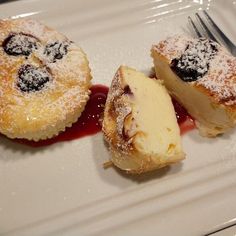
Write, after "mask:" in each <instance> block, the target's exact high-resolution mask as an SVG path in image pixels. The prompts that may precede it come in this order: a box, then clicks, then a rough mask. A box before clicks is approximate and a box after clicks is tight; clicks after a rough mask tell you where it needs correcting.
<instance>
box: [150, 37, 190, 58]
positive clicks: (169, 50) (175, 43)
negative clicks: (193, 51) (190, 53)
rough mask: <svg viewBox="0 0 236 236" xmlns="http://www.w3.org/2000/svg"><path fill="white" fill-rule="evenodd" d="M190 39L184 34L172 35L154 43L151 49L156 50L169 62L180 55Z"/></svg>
mask: <svg viewBox="0 0 236 236" xmlns="http://www.w3.org/2000/svg"><path fill="white" fill-rule="evenodd" d="M190 41H191V38H190V37H188V36H186V35H174V36H172V37H168V38H167V39H166V40H163V41H161V42H159V44H157V45H154V46H153V50H156V51H157V52H158V53H160V54H161V55H163V56H165V57H166V58H167V59H168V61H169V62H171V60H172V59H174V58H177V57H180V56H181V54H182V53H183V52H184V50H185V49H186V46H187V44H188V43H189V42H190Z"/></svg>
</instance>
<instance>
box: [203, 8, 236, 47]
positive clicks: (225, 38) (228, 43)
mask: <svg viewBox="0 0 236 236" xmlns="http://www.w3.org/2000/svg"><path fill="white" fill-rule="evenodd" d="M203 13H204V15H205V16H206V18H207V20H208V21H209V23H210V24H211V25H212V27H213V28H214V29H215V30H216V32H217V33H218V34H219V35H220V36H221V38H222V40H223V41H224V42H225V44H226V45H230V46H231V47H232V46H233V47H234V44H233V43H232V42H231V40H230V39H229V38H228V37H227V36H226V35H225V34H224V33H223V31H222V30H221V29H220V28H219V27H218V26H217V25H216V23H215V22H214V21H213V20H212V18H211V17H210V16H209V15H208V13H207V12H206V11H205V10H203Z"/></svg>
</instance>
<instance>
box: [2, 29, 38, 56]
mask: <svg viewBox="0 0 236 236" xmlns="http://www.w3.org/2000/svg"><path fill="white" fill-rule="evenodd" d="M38 41H39V40H38V39H37V38H35V37H34V36H32V35H29V34H24V33H19V34H11V35H9V36H8V37H7V38H6V39H5V40H4V41H3V43H2V47H3V49H4V51H5V52H6V53H7V54H8V55H12V56H19V55H23V56H29V55H30V54H31V53H32V51H33V50H36V49H37V48H38V46H37V43H38Z"/></svg>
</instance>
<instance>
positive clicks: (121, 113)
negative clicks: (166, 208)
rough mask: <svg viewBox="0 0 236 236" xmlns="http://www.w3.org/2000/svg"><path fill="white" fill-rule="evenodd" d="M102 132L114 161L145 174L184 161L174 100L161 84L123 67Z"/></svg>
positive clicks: (115, 79)
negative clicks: (172, 100)
mask: <svg viewBox="0 0 236 236" xmlns="http://www.w3.org/2000/svg"><path fill="white" fill-rule="evenodd" d="M102 128H103V133H104V136H105V139H106V140H107V142H108V144H109V146H110V151H111V161H112V162H113V163H114V165H116V166H117V167H119V168H120V169H122V170H126V171H128V172H131V173H142V172H146V171H150V170H153V169H157V168H161V167H163V166H166V165H169V164H171V163H175V162H178V161H180V160H182V159H184V157H185V154H184V153H183V151H182V146H181V138H180V130H179V127H178V124H177V120H176V116H175V111H174V108H173V105H172V102H171V98H170V96H169V94H168V93H167V91H166V89H165V87H164V86H163V85H162V84H161V82H160V81H158V80H155V79H150V78H148V77H146V76H145V75H144V74H143V73H141V72H138V71H136V70H134V69H131V68H129V67H126V66H121V67H120V68H119V69H118V71H117V73H116V75H115V77H114V79H113V81H112V83H111V87H110V89H109V93H108V98H107V101H106V105H105V111H104V120H103V126H102Z"/></svg>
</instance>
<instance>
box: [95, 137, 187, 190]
mask: <svg viewBox="0 0 236 236" xmlns="http://www.w3.org/2000/svg"><path fill="white" fill-rule="evenodd" d="M92 142H93V157H94V161H95V164H96V167H97V171H98V173H99V175H100V177H101V178H102V179H103V181H105V182H107V183H109V184H112V185H116V186H119V187H121V188H123V187H128V186H130V185H133V183H134V182H135V183H137V184H142V183H146V182H150V181H155V180H158V179H161V178H163V177H164V176H166V175H168V174H175V173H178V172H179V171H181V169H182V165H183V164H182V163H179V164H175V165H172V166H167V167H163V168H161V169H158V170H154V171H151V172H147V173H143V174H137V175H135V174H128V173H126V172H125V171H122V170H120V169H119V168H117V167H115V166H111V167H109V168H104V167H103V164H104V163H105V162H107V161H108V160H109V157H110V153H109V151H108V146H107V144H106V142H105V140H104V139H103V138H102V135H101V136H100V135H99V136H98V137H96V138H93V139H92Z"/></svg>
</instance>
